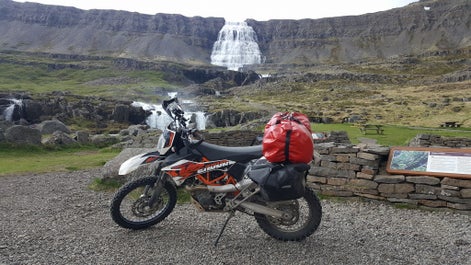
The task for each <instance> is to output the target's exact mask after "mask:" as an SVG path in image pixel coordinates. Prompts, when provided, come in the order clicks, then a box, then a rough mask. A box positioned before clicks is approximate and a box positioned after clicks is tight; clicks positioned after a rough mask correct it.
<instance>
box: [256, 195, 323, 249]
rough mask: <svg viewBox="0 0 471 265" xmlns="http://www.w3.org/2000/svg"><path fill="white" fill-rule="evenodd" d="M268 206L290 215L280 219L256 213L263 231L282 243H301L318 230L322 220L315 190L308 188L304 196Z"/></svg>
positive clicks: (268, 204)
mask: <svg viewBox="0 0 471 265" xmlns="http://www.w3.org/2000/svg"><path fill="white" fill-rule="evenodd" d="M267 206H269V207H273V208H275V209H277V210H280V211H283V212H286V213H289V215H290V218H289V219H278V218H274V217H271V216H267V215H264V214H259V213H255V220H256V221H257V223H258V225H259V226H260V228H262V230H263V231H264V232H265V233H267V234H268V235H270V236H271V237H273V238H276V239H278V240H282V241H301V240H303V239H305V238H306V237H308V236H310V235H312V234H313V233H314V231H316V230H317V228H318V227H319V224H320V223H321V218H322V206H321V204H320V202H319V199H318V198H317V196H316V194H315V193H314V191H313V190H311V189H310V188H307V187H306V191H305V192H304V196H303V197H301V198H299V199H297V200H291V201H282V202H270V203H267Z"/></svg>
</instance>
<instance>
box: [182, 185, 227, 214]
mask: <svg viewBox="0 0 471 265" xmlns="http://www.w3.org/2000/svg"><path fill="white" fill-rule="evenodd" d="M186 190H187V191H188V192H189V193H190V195H191V199H192V200H191V202H192V203H193V204H194V205H195V206H196V207H197V208H198V209H200V210H202V211H218V210H222V209H223V208H224V206H225V202H224V197H225V196H226V194H225V193H212V192H210V191H209V190H207V189H205V187H204V186H187V187H186Z"/></svg>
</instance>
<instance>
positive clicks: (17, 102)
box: [3, 98, 23, 121]
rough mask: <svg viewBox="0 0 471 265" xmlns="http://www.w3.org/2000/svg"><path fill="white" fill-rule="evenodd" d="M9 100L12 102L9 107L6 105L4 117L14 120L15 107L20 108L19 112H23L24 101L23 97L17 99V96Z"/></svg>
mask: <svg viewBox="0 0 471 265" xmlns="http://www.w3.org/2000/svg"><path fill="white" fill-rule="evenodd" d="M8 100H9V101H10V102H11V104H10V105H9V106H8V107H6V108H5V110H4V111H3V117H4V118H5V120H7V121H13V119H14V118H15V117H14V114H15V109H16V108H18V109H19V112H20V113H21V109H22V108H23V101H22V100H21V99H15V98H11V99H8ZM17 111H18V110H17Z"/></svg>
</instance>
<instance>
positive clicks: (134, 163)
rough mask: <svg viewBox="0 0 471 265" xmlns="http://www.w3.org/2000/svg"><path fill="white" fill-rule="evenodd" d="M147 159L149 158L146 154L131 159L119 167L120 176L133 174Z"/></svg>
mask: <svg viewBox="0 0 471 265" xmlns="http://www.w3.org/2000/svg"><path fill="white" fill-rule="evenodd" d="M147 158H148V156H146V155H145V154H140V155H137V156H133V157H131V158H129V159H128V160H126V161H124V163H122V164H121V166H120V167H119V171H118V174H119V175H122V176H123V175H127V174H129V173H131V172H133V171H134V170H136V168H138V167H139V166H140V165H142V164H143V163H144V161H145V160H146V159H147Z"/></svg>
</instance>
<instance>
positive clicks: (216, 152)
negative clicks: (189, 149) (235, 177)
mask: <svg viewBox="0 0 471 265" xmlns="http://www.w3.org/2000/svg"><path fill="white" fill-rule="evenodd" d="M196 149H197V150H198V151H199V152H200V153H201V154H203V155H204V156H205V157H206V158H208V159H210V160H220V159H229V160H233V161H237V162H248V161H250V160H252V159H256V158H260V157H261V156H262V145H253V146H240V147H239V146H236V147H234V146H222V145H216V144H210V143H207V142H202V143H201V144H199V145H198V146H197V147H196Z"/></svg>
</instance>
